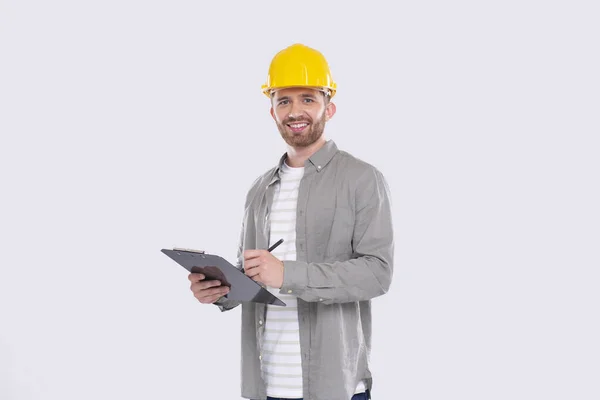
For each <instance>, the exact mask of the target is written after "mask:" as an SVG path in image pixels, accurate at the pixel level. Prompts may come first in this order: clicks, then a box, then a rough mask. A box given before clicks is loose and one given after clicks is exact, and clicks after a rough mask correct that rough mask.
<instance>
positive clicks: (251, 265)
mask: <svg viewBox="0 0 600 400" xmlns="http://www.w3.org/2000/svg"><path fill="white" fill-rule="evenodd" d="M260 264H262V260H261V259H260V258H253V259H252V260H248V261H246V262H245V263H244V269H252V268H254V267H258V266H259V265H260Z"/></svg>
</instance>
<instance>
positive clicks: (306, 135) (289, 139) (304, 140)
mask: <svg viewBox="0 0 600 400" xmlns="http://www.w3.org/2000/svg"><path fill="white" fill-rule="evenodd" d="M294 122H308V123H309V124H310V125H309V126H308V127H307V129H308V132H302V133H300V134H294V133H291V132H289V131H288V127H287V124H291V123H294ZM277 129H278V130H279V133H280V134H281V137H282V138H283V140H284V141H285V142H286V143H287V144H288V145H290V146H292V147H296V148H301V147H308V146H310V145H312V144H313V143H315V142H316V141H317V140H319V139H320V138H321V136H323V132H324V131H325V112H323V115H322V116H321V118H319V119H318V120H316V121H314V122H313V121H311V120H310V119H308V118H288V119H286V120H285V121H283V122H282V123H278V124H277Z"/></svg>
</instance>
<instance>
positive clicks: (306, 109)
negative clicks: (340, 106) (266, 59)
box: [271, 88, 335, 148]
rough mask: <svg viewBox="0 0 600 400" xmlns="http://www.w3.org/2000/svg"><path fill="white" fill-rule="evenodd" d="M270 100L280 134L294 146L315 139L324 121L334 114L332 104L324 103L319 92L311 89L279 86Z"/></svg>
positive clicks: (321, 131) (317, 137) (323, 127)
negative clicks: (281, 87)
mask: <svg viewBox="0 0 600 400" xmlns="http://www.w3.org/2000/svg"><path fill="white" fill-rule="evenodd" d="M271 101H272V108H271V115H272V116H273V119H274V120H275V123H276V124H277V129H279V133H280V134H281V137H282V138H283V140H285V142H286V143H287V144H288V145H290V146H292V147H297V148H299V147H308V146H310V145H311V144H313V143H315V142H316V141H317V140H319V138H320V137H321V136H322V135H323V131H324V130H325V123H326V121H327V120H328V119H329V118H331V117H332V116H333V114H334V113H335V105H334V104H333V103H331V102H327V104H326V102H325V96H324V95H323V93H322V92H320V91H318V90H315V89H307V88H288V89H280V90H278V91H276V92H275V94H274V95H273V98H272V99H271Z"/></svg>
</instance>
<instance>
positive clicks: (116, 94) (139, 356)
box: [0, 0, 600, 400]
mask: <svg viewBox="0 0 600 400" xmlns="http://www.w3.org/2000/svg"><path fill="white" fill-rule="evenodd" d="M201 3H202V2H199V1H184V0H175V1H163V2H158V1H133V0H119V1H109V0H105V1H64V0H57V1H51V2H50V1H25V0H21V1H16V0H14V1H6V0H3V1H0V133H1V141H0V174H1V175H0V176H1V187H0V190H1V195H0V202H1V208H0V213H1V220H0V229H1V242H0V243H1V244H0V246H1V252H0V257H1V259H0V399H10V400H26V399H56V400H59V399H60V400H75V399H86V400H95V399H108V398H110V399H239V390H240V377H239V370H240V369H239V356H240V354H239V341H240V337H239V336H240V326H239V311H240V310H239V309H236V310H234V311H231V312H228V313H220V312H219V311H218V310H217V309H216V308H215V307H213V306H205V305H201V304H199V303H198V302H197V301H196V300H195V299H194V298H193V297H192V295H191V292H190V291H189V283H188V281H187V274H186V272H185V270H183V269H182V268H181V267H179V266H178V265H177V264H175V263H174V262H173V261H171V260H170V259H168V258H167V257H166V256H165V255H163V254H161V253H160V249H162V248H170V247H172V246H181V247H194V248H201V249H204V250H207V251H210V252H215V253H220V254H223V255H224V256H226V258H228V259H229V260H232V261H233V260H234V259H235V249H236V245H237V237H238V233H239V227H240V223H241V217H242V209H243V201H244V196H245V193H246V190H247V189H248V188H249V185H250V184H251V183H252V181H253V180H254V179H255V178H256V177H257V176H258V175H259V174H261V173H262V172H264V171H265V170H266V169H268V168H270V167H272V166H273V165H274V164H275V163H276V161H277V160H278V158H279V156H280V155H281V154H282V152H283V151H285V147H284V145H283V141H282V140H281V138H280V137H279V134H278V132H277V130H276V127H275V125H274V123H273V121H272V119H271V117H270V115H269V113H268V110H269V101H268V99H267V98H266V97H264V96H263V95H262V94H261V93H260V85H261V84H262V83H264V80H265V78H266V74H267V69H268V65H269V63H270V61H271V58H272V57H273V56H274V55H275V53H276V52H277V51H279V50H281V49H283V48H284V47H287V46H289V45H291V44H293V43H295V42H300V43H304V44H306V45H309V46H311V47H314V48H317V49H319V50H320V51H322V52H323V53H324V55H325V56H326V57H327V59H328V61H329V63H330V66H331V68H332V71H333V74H334V79H335V80H337V81H338V84H339V92H338V95H337V96H336V97H335V99H334V100H335V102H336V104H337V106H338V113H337V114H336V116H335V117H334V119H333V120H332V121H331V122H330V123H329V124H328V125H327V128H326V134H327V137H328V138H329V139H333V140H335V141H336V143H337V144H338V146H339V147H340V148H342V149H344V150H347V151H349V152H350V153H352V154H354V155H355V156H357V157H359V158H362V159H364V160H365V161H368V162H371V163H372V164H374V165H375V166H377V167H378V168H379V169H380V170H381V171H382V172H383V173H384V175H385V176H386V178H387V179H388V182H389V185H390V188H391V192H392V196H393V207H394V225H395V229H396V253H395V265H394V269H395V274H394V280H393V283H392V287H391V290H390V291H389V292H388V294H386V295H385V296H383V297H380V298H377V299H375V300H374V301H373V307H374V310H375V311H374V312H375V314H374V342H373V352H372V360H371V361H372V370H373V373H374V385H375V387H374V390H373V396H374V399H377V400H381V399H410V400H417V399H461V400H464V399H486V400H487V399H578V400H580V399H598V398H600V386H599V384H598V377H599V376H600V345H599V341H598V338H599V337H600V327H599V320H598V319H599V307H598V305H599V304H600V296H599V294H598V287H599V283H600V279H599V278H600V272H599V267H600V256H599V247H600V212H599V207H598V204H600V195H599V189H600V188H599V182H600V179H599V178H600V177H599V175H600V174H599V171H600V165H599V152H600V146H599V145H600V140H599V137H598V136H599V134H600V129H599V125H600V124H599V106H600V96H599V93H600V79H599V73H598V71H600V61H599V53H598V49H599V48H600V46H599V41H600V39H599V38H600V29H599V24H598V15H599V13H598V11H599V10H598V7H597V6H596V5H595V4H594V3H596V2H593V1H588V2H584V1H562V2H560V1H502V2H500V1H497V2H482V1H480V2H475V1H456V2H447V1H419V2H416V1H414V2H404V3H400V4H397V3H394V2H389V5H384V2H376V1H369V2H365V3H362V4H360V5H358V4H357V5H356V6H349V5H347V4H346V3H339V4H338V5H333V4H332V3H330V2H310V1H303V2H275V1H270V2H250V1H248V2H246V1H238V2H214V3H213V4H211V5H208V4H201ZM392 6H393V7H394V8H392Z"/></svg>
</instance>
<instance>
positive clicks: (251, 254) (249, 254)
mask: <svg viewBox="0 0 600 400" xmlns="http://www.w3.org/2000/svg"><path fill="white" fill-rule="evenodd" d="M264 252H265V250H245V251H244V260H249V259H252V258H256V257H260V256H261V255H262V254H263V253H264Z"/></svg>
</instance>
